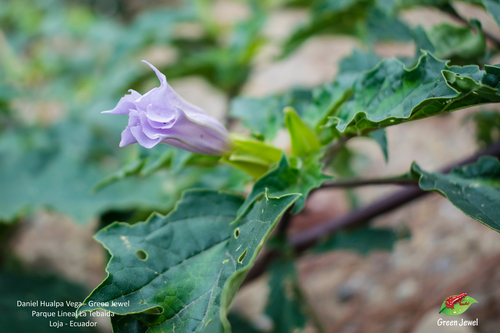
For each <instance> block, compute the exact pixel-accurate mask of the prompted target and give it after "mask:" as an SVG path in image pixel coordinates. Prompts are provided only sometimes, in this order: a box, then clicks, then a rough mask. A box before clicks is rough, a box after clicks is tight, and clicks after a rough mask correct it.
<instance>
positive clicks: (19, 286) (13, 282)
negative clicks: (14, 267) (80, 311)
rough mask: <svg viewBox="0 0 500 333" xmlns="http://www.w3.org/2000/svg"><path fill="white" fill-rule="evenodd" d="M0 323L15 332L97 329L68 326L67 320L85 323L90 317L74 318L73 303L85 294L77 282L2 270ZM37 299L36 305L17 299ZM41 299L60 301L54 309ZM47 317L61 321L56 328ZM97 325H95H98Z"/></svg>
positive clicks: (90, 331) (64, 332)
mask: <svg viewBox="0 0 500 333" xmlns="http://www.w3.org/2000/svg"><path fill="white" fill-rule="evenodd" d="M0 281H1V283H0V293H1V294H2V297H1V298H0V309H2V316H0V327H2V328H3V329H7V330H8V331H9V332H16V333H32V332H33V331H34V330H35V331H36V332H37V333H53V332H54V331H57V332H61V333H71V332H72V333H96V332H98V330H97V329H96V328H89V327H70V321H76V322H78V323H84V322H86V321H89V320H92V318H89V317H88V316H87V317H80V318H79V319H75V318H74V313H75V311H76V307H77V306H78V304H79V303H80V302H81V301H82V299H83V298H84V297H85V293H86V290H85V288H84V287H82V286H80V285H76V284H74V283H70V282H68V281H65V280H63V279H61V278H59V277H56V276H36V275H26V274H19V273H9V272H5V271H4V272H2V273H1V274H0ZM19 301H21V302H30V301H37V302H38V306H30V305H26V306H18V305H17V303H18V302H19ZM41 301H46V302H51V301H57V302H61V303H63V305H61V306H60V307H58V308H57V309H56V308H55V307H43V306H41V305H40V302H41ZM66 302H72V304H73V306H68V305H67V304H66ZM57 310H58V311H61V312H64V313H70V312H72V313H73V315H70V316H67V317H60V316H59V317H48V318H46V317H43V316H36V315H33V314H32V311H36V312H45V313H47V312H54V311H56V313H57ZM49 321H52V322H62V323H63V325H62V326H61V327H59V328H56V327H50V326H49ZM97 327H98V326H97Z"/></svg>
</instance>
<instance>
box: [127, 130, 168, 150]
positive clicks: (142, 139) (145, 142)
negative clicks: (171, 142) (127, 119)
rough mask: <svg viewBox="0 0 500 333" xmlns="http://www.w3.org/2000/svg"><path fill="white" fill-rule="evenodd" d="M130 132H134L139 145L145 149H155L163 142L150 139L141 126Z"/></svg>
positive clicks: (157, 139) (159, 139) (158, 139)
mask: <svg viewBox="0 0 500 333" xmlns="http://www.w3.org/2000/svg"><path fill="white" fill-rule="evenodd" d="M130 131H131V132H132V135H133V136H134V137H135V138H136V140H137V142H139V144H140V145H141V146H143V147H145V148H153V147H154V146H156V145H157V144H158V143H159V142H160V141H161V138H156V139H150V138H148V137H147V136H146V134H144V132H143V131H142V128H141V127H140V126H134V127H131V128H130Z"/></svg>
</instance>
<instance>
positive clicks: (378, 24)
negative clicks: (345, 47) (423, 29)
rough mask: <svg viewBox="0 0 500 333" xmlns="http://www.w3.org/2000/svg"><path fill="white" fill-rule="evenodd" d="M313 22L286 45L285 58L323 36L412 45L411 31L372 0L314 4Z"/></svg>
mask: <svg viewBox="0 0 500 333" xmlns="http://www.w3.org/2000/svg"><path fill="white" fill-rule="evenodd" d="M306 4H308V5H309V6H310V7H311V15H310V18H309V21H308V22H307V23H306V24H304V25H302V26H301V27H299V28H298V29H297V30H296V31H294V32H293V33H292V35H291V36H290V37H289V38H288V39H287V41H286V42H285V44H284V45H283V51H282V54H281V57H285V56H287V55H289V54H291V53H292V52H293V51H295V50H296V49H297V48H298V47H299V46H300V45H302V43H304V42H305V41H306V40H307V39H309V38H311V37H313V36H316V35H322V34H345V35H353V36H355V37H358V38H359V39H361V40H362V41H364V42H366V43H368V44H370V45H371V44H373V43H375V42H379V41H385V40H397V41H409V40H411V39H412V35H411V31H410V28H409V27H408V26H407V25H406V24H405V23H404V22H402V21H400V20H399V19H398V17H397V16H396V15H392V14H390V13H388V12H387V11H385V10H381V9H380V8H378V7H376V6H374V4H373V1H370V0H343V1H338V0H330V1H310V2H307V3H306Z"/></svg>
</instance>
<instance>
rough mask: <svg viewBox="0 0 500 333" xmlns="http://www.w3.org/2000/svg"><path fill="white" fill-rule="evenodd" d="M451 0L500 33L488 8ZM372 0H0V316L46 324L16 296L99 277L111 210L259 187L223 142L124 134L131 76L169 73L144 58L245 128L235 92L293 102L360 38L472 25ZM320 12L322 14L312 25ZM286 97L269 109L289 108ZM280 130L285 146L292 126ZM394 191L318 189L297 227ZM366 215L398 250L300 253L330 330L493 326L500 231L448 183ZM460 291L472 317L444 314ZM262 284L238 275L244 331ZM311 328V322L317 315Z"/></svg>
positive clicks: (481, 125)
mask: <svg viewBox="0 0 500 333" xmlns="http://www.w3.org/2000/svg"><path fill="white" fill-rule="evenodd" d="M376 3H379V2H376ZM380 3H387V4H389V3H391V1H386V2H380ZM415 3H419V2H418V1H416V2H415ZM453 5H454V7H455V8H456V9H457V11H458V13H459V14H460V15H462V16H463V17H464V18H470V17H474V18H477V19H479V20H480V21H481V23H482V28H483V30H484V31H487V32H488V33H489V34H490V35H491V36H493V37H495V36H496V37H499V38H500V29H499V28H498V26H497V25H496V23H495V21H494V20H493V19H492V18H491V17H490V16H488V14H487V13H486V12H485V11H484V9H482V8H479V7H477V6H473V5H470V4H467V3H464V2H457V3H453ZM407 7H408V8H407ZM377 8H378V7H374V5H373V2H372V1H339V2H336V1H300V0H298V1H280V0H273V1H236V0H235V1H208V0H193V1H182V0H178V1H170V0H164V1H160V0H147V1H139V0H72V1H69V0H66V1H63V0H38V1H35V0H0V238H1V242H0V290H1V293H0V295H1V296H0V312H1V313H2V315H1V316H0V327H2V331H3V329H6V332H19V333H21V332H33V329H34V328H36V332H42V333H43V332H52V331H53V330H54V328H52V327H49V323H48V320H47V319H46V318H36V317H33V316H32V315H31V312H30V311H28V310H27V309H26V308H22V307H18V306H16V302H17V301H18V300H36V299H44V300H60V301H62V300H74V301H82V300H83V299H84V298H85V297H86V295H88V293H89V292H90V291H91V290H92V289H93V288H94V287H96V286H97V285H98V284H99V283H100V282H101V281H102V280H103V279H104V277H105V267H106V263H107V260H108V259H109V255H108V253H107V252H106V251H105V250H104V249H103V248H102V246H101V245H100V244H98V243H97V242H96V241H94V240H93V238H92V236H93V234H94V233H95V232H96V231H97V230H99V229H100V228H102V227H103V226H105V225H107V224H109V223H111V222H113V221H123V222H129V223H135V222H137V221H143V220H144V219H145V218H147V216H149V214H150V213H151V212H152V211H158V212H161V213H168V212H169V211H170V210H171V209H172V207H173V204H174V203H175V201H176V200H177V199H178V198H179V196H180V193H181V191H182V190H184V189H187V188H193V187H204V188H215V189H228V190H232V191H236V192H239V193H246V191H248V183H249V182H250V181H251V179H250V178H249V176H247V175H246V174H244V173H242V172H240V171H238V170H235V169H234V168H230V167H229V166H227V165H219V164H217V161H216V160H214V159H213V158H207V157H200V156H197V155H194V154H191V153H187V152H183V151H180V150H177V149H175V148H172V147H168V146H162V147H156V148H155V149H152V150H147V149H144V148H142V147H139V146H138V145H132V146H128V147H125V148H118V143H119V141H120V132H121V131H122V130H123V128H125V126H126V123H127V119H126V118H127V117H118V116H112V115H102V114H100V112H101V111H103V110H109V109H112V108H113V107H114V106H115V105H116V103H117V102H118V100H119V98H120V97H122V96H123V95H124V94H125V93H126V92H127V90H128V89H130V88H132V89H135V90H137V91H138V92H140V93H145V92H147V91H148V90H149V89H151V88H152V87H155V86H157V85H158V81H157V78H156V76H155V75H154V73H153V72H152V71H151V70H150V69H149V68H148V67H147V66H146V65H144V64H143V63H141V62H140V60H142V59H144V60H147V61H149V62H151V63H152V64H153V65H155V66H156V67H158V68H159V69H160V70H161V71H163V72H164V73H165V74H166V76H167V79H168V80H169V83H170V84H171V85H172V87H173V88H174V89H175V90H176V91H177V92H178V93H179V94H180V95H181V96H182V97H184V98H185V99H186V100H188V101H189V102H191V103H193V104H196V105H198V106H200V107H201V108H203V109H204V110H206V111H207V112H208V113H210V114H211V115H213V116H215V117H217V118H218V119H220V120H221V121H223V122H225V123H226V124H228V126H230V128H231V130H232V131H235V132H244V133H249V130H248V129H247V128H246V126H245V122H251V121H252V113H251V112H249V113H248V112H247V113H246V114H242V111H241V109H240V108H239V105H241V104H238V103H239V101H241V100H242V98H256V99H255V101H259V100H262V99H266V98H274V97H273V96H281V97H280V98H282V97H283V96H285V97H284V98H285V100H286V98H287V97H286V96H287V95H286V94H287V92H289V91H294V92H295V93H294V95H293V96H297V95H300V94H303V95H304V96H305V97H306V99H307V98H311V97H310V96H312V94H313V91H314V90H313V88H316V87H320V86H321V85H323V84H328V83H330V82H332V81H333V80H334V78H335V75H336V73H337V72H338V70H339V62H340V61H341V59H343V58H344V57H346V56H349V55H351V54H352V53H353V52H354V50H358V51H357V52H367V51H373V52H375V54H377V55H378V56H379V57H400V58H401V59H402V60H404V59H409V58H411V57H414V55H415V54H417V53H418V46H417V44H418V43H415V41H414V37H413V34H412V33H413V31H415V30H414V29H416V28H417V27H420V26H422V27H424V28H426V29H431V28H432V27H433V26H435V25H438V24H441V23H443V22H448V23H450V24H453V25H457V26H463V25H464V24H463V23H462V22H461V21H460V20H457V19H456V18H454V17H453V16H451V15H449V14H447V13H445V12H444V11H442V10H439V9H438V8H434V7H423V6H406V7H405V6H402V7H401V8H399V7H398V8H397V11H395V12H393V13H392V14H391V15H392V16H390V17H384V16H383V15H386V14H383V13H382V12H380V11H379V12H377V10H378V9H377ZM329 11H330V12H329ZM325 13H326V14H325ZM324 14H325V15H327V18H326V22H327V23H328V29H326V30H325V29H322V28H320V27H314V25H313V27H312V28H311V29H309V30H307V29H303V28H301V27H303V26H304V25H306V26H307V24H310V23H308V22H315V20H316V22H320V19H322V18H324ZM315 15H319V16H318V17H319V18H315ZM321 15H323V16H321ZM328 15H330V16H328ZM332 22H335V23H336V24H333V23H332ZM320 23H321V22H320ZM301 29H302V30H301ZM315 29H316V30H315ZM395 32H396V33H395ZM488 43H490V42H488ZM437 51H439V50H437ZM437 51H436V52H437ZM438 53H439V52H438ZM442 56H445V57H448V56H449V57H450V58H453V56H454V55H453V54H452V55H442ZM470 58H473V60H472V61H473V62H476V63H477V64H479V65H482V64H484V63H485V62H488V63H499V62H500V57H499V56H498V55H496V53H495V52H493V51H491V50H487V51H485V50H481V49H479V50H478V52H477V54H472V55H470ZM457 63H460V61H457ZM242 96H244V97H242ZM293 96H292V97H290V98H293ZM284 103H286V102H284ZM256 105H258V104H256ZM276 105H277V107H276V110H273V111H276V112H279V113H281V109H280V108H279V105H280V104H279V103H277V104H276ZM499 128H500V116H499V113H498V109H497V108H496V107H494V106H493V107H488V106H486V107H483V108H481V109H477V108H476V109H468V110H465V111H459V112H455V113H453V114H450V115H445V116H440V117H435V118H430V119H426V120H421V121H418V122H413V123H408V124H403V125H399V126H395V127H391V128H388V129H387V136H388V143H389V144H388V148H389V161H388V162H387V163H386V162H385V160H384V156H383V154H382V152H381V150H380V148H379V147H378V146H377V144H376V143H375V142H374V141H371V140H369V139H367V138H356V139H354V140H351V141H350V142H349V143H348V144H347V148H346V149H345V150H344V151H343V153H342V154H340V155H339V157H338V160H337V161H336V163H335V164H334V168H333V170H330V171H331V172H332V173H334V174H335V175H336V176H338V177H339V178H342V177H353V176H363V177H382V176H392V175H397V174H402V173H405V172H406V171H407V170H408V169H409V167H410V165H411V163H412V162H413V161H417V162H418V163H419V165H420V166H422V168H424V169H426V170H438V169H439V168H441V167H443V166H445V165H448V164H450V163H453V162H456V161H459V160H461V159H463V158H464V157H467V156H469V155H471V154H473V153H474V152H475V151H477V150H478V149H480V148H482V147H485V146H486V145H489V144H491V143H493V142H494V141H496V140H497V139H498V138H499V134H500V132H499ZM274 141H275V144H276V145H277V146H279V147H283V148H286V147H288V146H289V139H288V137H287V134H286V132H285V131H283V130H281V131H278V134H277V135H276V137H275V138H274ZM228 175H229V177H228ZM396 189H397V188H396V187H395V186H387V187H376V188H374V187H370V188H360V189H356V190H350V191H343V190H335V189H331V190H322V191H317V192H315V193H314V194H313V196H312V198H311V199H310V200H309V201H308V203H307V205H306V208H305V210H304V211H303V212H301V213H300V214H299V215H297V216H295V217H294V219H293V221H292V228H291V232H292V233H293V232H300V230H304V229H306V228H307V227H309V226H311V225H315V224H317V223H320V222H321V221H324V220H326V219H328V218H332V217H335V216H340V215H342V214H345V213H347V212H348V211H350V210H352V209H353V208H355V207H358V206H362V205H365V204H368V203H370V202H373V201H375V200H376V199H377V198H380V197H381V196H384V195H386V194H388V193H391V192H393V191H395V190H396ZM372 223H373V225H375V226H385V227H392V228H394V229H395V230H403V231H404V233H405V235H406V236H405V237H402V239H400V240H398V241H397V242H396V243H395V245H394V246H393V248H392V250H391V251H387V250H385V251H381V250H375V251H364V252H363V251H360V250H359V246H356V245H355V246H354V248H353V249H340V250H337V251H333V252H328V253H324V254H316V255H313V254H307V255H305V256H303V257H302V258H300V259H299V261H298V265H297V267H298V271H299V282H300V285H301V288H302V289H303V292H304V295H305V297H306V299H307V300H308V301H309V303H310V305H311V309H312V311H313V312H314V316H313V317H315V318H316V319H317V321H319V322H320V323H321V326H323V327H324V329H325V331H326V332H345V333H348V332H349V333H351V332H352V333H354V332H360V333H361V332H363V333H371V332H413V333H432V332H458V333H462V332H463V333H469V332H485V333H486V332H498V328H499V327H500V307H499V306H498V304H500V289H499V288H497V287H496V286H497V285H498V283H499V282H500V269H498V267H500V241H499V239H500V238H499V235H498V234H497V233H496V232H494V231H492V230H490V229H489V228H487V227H485V226H483V225H482V224H480V223H477V222H476V221H474V220H472V219H470V218H468V217H467V216H465V215H464V214H462V213H461V212H460V211H458V210H457V209H456V208H454V207H453V206H452V205H451V204H450V203H449V202H448V201H447V200H445V199H444V198H442V197H440V196H439V195H438V194H430V195H428V196H426V197H425V198H423V199H420V200H418V201H416V202H414V203H412V204H410V205H407V206H405V207H403V208H401V209H399V210H395V211H394V212H392V213H390V214H386V215H384V216H382V217H379V218H377V219H376V220H375V221H373V222H372ZM408 235H411V236H408ZM360 242H362V241H361V240H360ZM358 245H359V244H358ZM463 291H466V292H467V293H469V295H470V296H472V297H474V298H475V299H476V300H478V302H479V303H478V304H475V305H474V306H473V307H471V308H470V309H469V310H468V312H467V313H466V314H465V315H464V317H467V318H469V319H475V318H479V323H480V325H479V327H475V328H470V327H452V328H446V327H437V325H436V321H437V319H438V318H439V317H440V316H439V315H438V311H439V307H440V305H441V302H442V301H443V300H444V299H445V298H446V297H448V296H450V295H452V294H456V293H457V292H463ZM269 292H270V290H269V287H268V276H267V275H266V274H265V275H263V276H262V277H260V278H259V279H257V280H254V281H252V282H251V283H250V284H247V285H245V286H244V287H243V288H242V289H241V290H240V293H239V295H238V296H237V299H236V301H235V303H234V306H233V310H234V314H233V315H232V316H233V317H232V318H233V324H234V325H233V326H234V331H235V332H257V331H268V332H270V331H272V322H271V320H270V318H269V316H267V315H266V314H265V313H264V312H265V310H264V309H265V307H266V303H267V302H268V296H269ZM67 311H70V310H67ZM73 311H74V310H73ZM97 321H98V325H97V327H96V328H74V329H69V328H66V327H63V328H61V329H59V330H58V331H59V332H65V331H70V332H111V327H110V325H109V319H108V318H97ZM306 331H307V332H316V331H317V329H316V328H315V327H314V325H313V324H310V325H308V327H307V328H306Z"/></svg>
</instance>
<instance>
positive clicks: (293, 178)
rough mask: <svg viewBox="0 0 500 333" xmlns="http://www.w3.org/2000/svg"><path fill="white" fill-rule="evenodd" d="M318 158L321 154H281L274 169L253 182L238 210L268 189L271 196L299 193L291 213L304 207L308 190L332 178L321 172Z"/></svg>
mask: <svg viewBox="0 0 500 333" xmlns="http://www.w3.org/2000/svg"><path fill="white" fill-rule="evenodd" d="M320 158H321V154H316V155H312V156H308V157H306V158H302V159H301V158H296V157H291V158H290V159H288V158H287V157H286V156H285V155H283V156H282V158H281V161H280V162H279V164H278V165H277V166H276V168H275V169H273V170H271V171H269V172H268V173H267V174H266V175H264V176H263V177H262V178H260V179H259V180H257V181H256V182H255V184H254V186H253V189H252V192H251V193H250V194H249V195H248V198H247V199H246V200H245V203H244V204H243V206H242V208H240V212H241V211H243V210H245V209H247V207H248V206H249V205H250V204H251V203H252V201H253V200H254V198H256V197H258V196H259V195H262V193H264V192H265V191H266V190H268V191H269V194H270V195H273V196H280V195H284V194H286V193H301V194H302V196H301V197H300V198H298V199H297V201H296V203H295V207H294V209H293V213H298V212H299V211H300V210H301V209H302V208H303V207H304V204H305V202H306V198H307V194H308V193H309V191H311V190H312V189H314V188H316V187H318V186H320V185H321V184H322V183H323V182H324V181H326V180H330V179H332V177H330V176H326V175H324V174H322V173H321V169H322V164H321V163H319V161H318V160H319V159H320Z"/></svg>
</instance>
